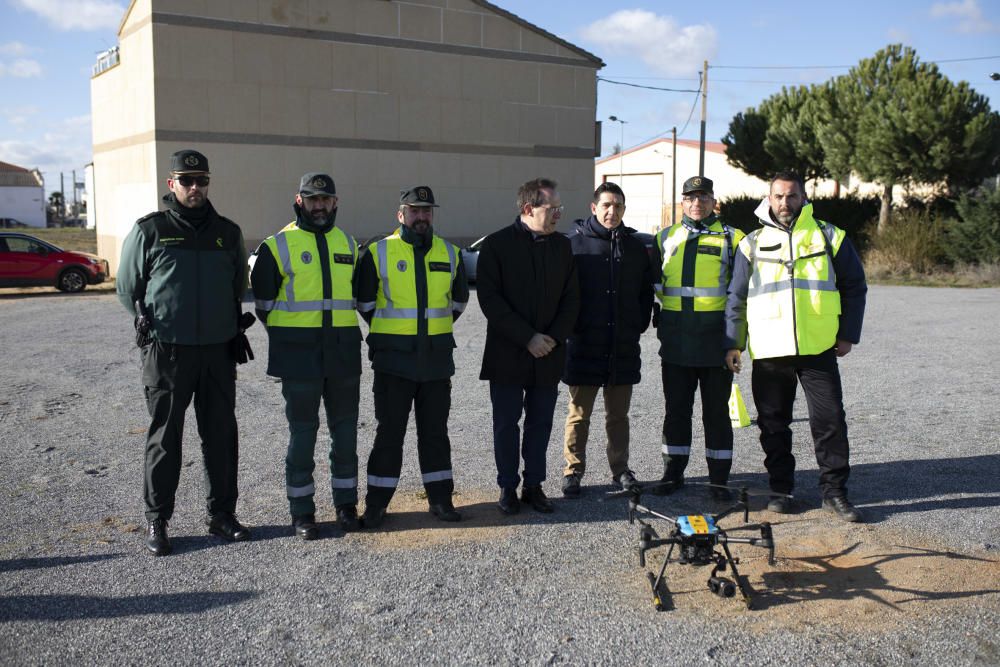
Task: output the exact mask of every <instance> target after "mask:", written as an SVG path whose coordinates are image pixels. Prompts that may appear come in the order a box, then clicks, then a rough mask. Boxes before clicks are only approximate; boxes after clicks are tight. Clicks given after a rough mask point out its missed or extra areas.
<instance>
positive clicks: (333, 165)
mask: <svg viewBox="0 0 1000 667" xmlns="http://www.w3.org/2000/svg"><path fill="white" fill-rule="evenodd" d="M130 30H131V31H132V32H130ZM126 44H128V45H129V48H126ZM147 45H148V46H147ZM140 48H141V49H143V50H142V51H141V54H142V56H141V58H139V59H138V60H139V62H136V63H131V62H130V57H132V56H134V55H135V54H136V53H139V52H140ZM146 49H148V51H147V50H146ZM147 53H148V54H149V57H148V58H147V57H146V54H147ZM121 61H122V62H121V64H120V65H119V66H118V67H116V68H113V69H112V70H109V71H108V72H106V73H104V74H102V75H100V76H98V77H96V78H95V79H94V98H95V101H94V115H95V117H96V116H97V115H98V113H99V111H100V109H101V108H103V106H104V105H106V104H108V103H110V102H111V101H112V100H113V99H114V93H113V92H112V91H111V90H109V89H112V88H115V89H117V88H118V87H119V86H123V87H125V88H126V89H128V88H129V87H130V85H131V84H132V82H133V81H136V82H138V81H140V80H143V79H144V80H145V81H148V82H149V83H148V86H149V88H152V90H149V89H147V90H146V94H147V95H148V97H147V98H145V99H148V100H152V101H153V108H152V113H153V117H154V122H151V123H149V125H148V126H147V125H146V124H144V123H145V116H144V117H143V118H144V121H143V123H138V124H139V125H142V127H137V126H136V125H133V126H132V127H130V128H129V131H130V132H131V133H132V134H131V135H130V134H129V133H128V132H125V131H122V132H117V133H116V132H112V131H111V130H110V129H108V131H105V132H103V133H101V135H100V136H101V140H99V139H98V132H97V129H96V127H97V121H96V120H95V170H96V174H97V179H96V180H97V182H96V184H95V186H96V188H97V191H98V196H97V211H98V218H99V221H98V229H99V234H100V236H102V237H105V236H107V237H112V236H113V237H117V238H120V237H121V236H123V235H124V233H127V230H128V228H129V227H130V225H131V224H132V222H133V221H134V220H135V218H136V217H138V215H136V214H137V213H138V214H141V213H140V211H141V212H148V211H151V210H153V209H155V208H156V207H157V205H158V204H159V201H158V193H162V192H163V191H164V190H165V186H164V182H165V180H166V178H167V176H168V173H167V172H168V168H169V164H168V162H169V155H170V154H171V153H172V152H174V151H175V150H179V149H181V148H196V149H198V150H201V151H202V152H203V153H205V155H206V156H207V157H208V160H209V164H210V166H211V169H212V185H211V190H210V192H209V197H210V199H211V200H212V202H213V204H214V205H215V206H216V208H217V209H218V210H219V211H220V213H222V214H223V215H225V216H227V217H230V218H232V219H233V220H235V221H236V222H238V223H239V224H240V226H241V227H242V228H243V231H244V236H245V237H246V239H247V241H248V244H249V245H251V246H253V245H255V244H256V243H257V242H259V241H260V240H261V239H263V238H265V237H266V236H268V235H270V234H272V233H274V232H275V231H276V230H278V229H280V228H281V227H282V226H283V225H284V224H286V223H287V222H288V221H289V220H291V219H292V216H293V212H292V209H291V204H292V199H293V197H294V194H295V191H296V190H297V187H298V181H299V178H300V176H301V175H302V174H303V173H305V172H307V171H326V172H328V173H329V174H330V175H331V176H332V177H333V178H334V181H335V182H336V184H337V190H338V195H339V196H340V212H339V214H338V224H340V225H342V226H343V228H344V229H345V230H347V231H348V232H350V233H352V234H354V235H355V236H356V237H358V238H359V239H364V238H367V237H369V236H371V235H374V234H376V233H381V232H385V231H389V230H390V229H392V228H393V227H394V226H395V210H396V207H397V205H398V201H399V191H400V189H403V188H407V187H411V186H413V185H417V184H423V185H429V186H430V187H431V188H432V189H433V190H434V192H435V195H436V198H437V200H438V202H439V203H440V204H441V209H439V210H438V212H437V216H438V217H437V224H436V226H437V228H438V231H439V232H440V233H441V234H442V235H444V236H446V237H448V238H452V239H454V240H456V241H459V242H465V241H471V240H474V239H476V238H478V237H480V236H482V235H483V234H485V233H487V232H489V231H492V230H494V229H497V228H498V227H500V226H502V225H504V224H506V223H507V222H508V221H509V220H511V219H512V218H513V216H514V215H515V212H516V211H515V207H514V199H515V196H516V190H517V187H518V186H519V185H520V184H521V183H522V182H524V181H525V180H528V179H529V178H533V177H535V176H548V177H552V178H555V179H556V180H558V181H559V182H560V186H561V190H562V194H563V199H564V201H566V202H567V204H568V205H571V210H570V212H569V213H576V214H579V215H582V214H583V213H584V212H585V211H586V204H587V201H589V193H590V190H591V183H592V180H593V151H594V140H595V131H594V130H595V128H594V115H595V109H596V77H595V73H596V69H597V67H598V66H599V65H600V63H599V61H596V59H593V58H587V57H586V56H585V55H581V54H580V53H579V52H578V51H575V50H573V49H570V48H567V47H566V46H564V45H562V44H560V43H559V42H558V41H556V40H553V39H548V38H546V37H545V36H544V35H539V34H538V33H537V32H535V31H533V30H530V29H529V28H527V27H525V26H523V25H521V24H519V23H518V22H516V21H514V20H512V19H510V18H507V17H504V16H502V15H499V14H498V13H496V12H494V11H493V10H491V9H490V8H488V7H484V6H482V5H481V4H478V3H476V2H472V1H471V0H412V1H407V2H397V1H388V0H312V1H308V2H307V1H294V0H260V1H259V2H253V1H250V0H244V1H236V0H233V1H231V2H227V1H225V0H223V1H218V0H211V1H209V0H171V1H167V0H145V2H143V3H137V4H136V6H134V7H133V8H132V10H131V11H130V12H129V18H128V20H127V21H126V25H125V27H124V28H123V31H122V51H121ZM105 77H111V79H110V80H109V82H108V83H106V84H105V83H102V82H101V80H102V79H104V78H105ZM116 77H117V78H116ZM99 83H100V85H98V84H99ZM144 85H145V84H144ZM99 100H100V101H101V102H100V104H101V107H100V108H99ZM140 111H141V112H142V113H143V114H145V113H146V112H147V109H146V108H145V107H142V108H141V109H140ZM112 135H114V138H111V137H112ZM116 141H117V143H116ZM99 156H100V157H99ZM125 162H128V163H130V166H129V168H128V169H124V170H123V168H122V167H116V166H115V165H117V164H121V163H125ZM104 178H112V179H115V178H117V179H120V180H119V181H118V182H117V183H116V184H115V185H113V186H111V187H104V186H103V184H102V180H103V179H104ZM140 185H142V187H140ZM122 187H126V188H129V192H131V194H132V195H133V197H134V198H133V200H132V201H131V202H130V203H129V204H127V205H126V204H121V203H119V204H117V205H115V204H111V203H107V202H109V200H113V199H116V198H117V197H116V194H115V192H116V190H118V189H120V188H122ZM137 199H138V203H137V202H136V200H137ZM102 204H106V205H104V206H102ZM572 206H576V207H577V208H579V209H580V210H579V211H573V209H572ZM108 207H110V209H109V208H108ZM109 217H110V218H111V220H110V221H109V222H106V219H107V218H109ZM108 243H109V245H108V246H107V247H108V250H107V251H105V250H104V248H103V247H102V252H104V253H105V255H106V256H108V257H109V259H111V258H112V257H114V258H117V252H116V251H117V247H114V249H113V250H114V252H112V246H111V245H110V243H111V242H110V239H109V241H108ZM113 263H115V264H116V261H115V260H113Z"/></svg>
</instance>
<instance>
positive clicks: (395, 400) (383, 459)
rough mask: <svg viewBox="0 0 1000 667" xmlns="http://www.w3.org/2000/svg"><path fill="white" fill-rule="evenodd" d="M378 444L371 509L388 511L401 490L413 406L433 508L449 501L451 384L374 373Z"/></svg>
mask: <svg viewBox="0 0 1000 667" xmlns="http://www.w3.org/2000/svg"><path fill="white" fill-rule="evenodd" d="M372 393H373V394H374V397H375V419H376V420H378V428H377V429H376V431H375V445H374V446H373V448H372V453H371V456H369V457H368V494H367V495H366V496H365V504H366V505H367V506H368V507H387V506H388V505H389V501H390V500H392V495H393V494H394V493H395V492H396V487H397V486H398V485H399V473H400V470H402V468H403V439H404V438H405V437H406V425H407V423H408V422H409V420H410V406H413V407H414V412H415V413H416V419H417V457H418V459H419V460H420V472H421V475H422V478H423V482H424V489H425V490H426V491H427V501H428V502H429V503H431V504H436V503H441V502H444V501H447V500H450V499H451V494H452V492H453V491H454V490H455V482H454V480H453V479H452V471H451V442H450V441H449V440H448V413H449V412H450V411H451V380H450V379H444V380H430V381H428V382H414V381H413V380H407V379H406V378H402V377H399V376H396V375H389V374H388V373H379V372H376V373H375V380H374V382H373V384H372Z"/></svg>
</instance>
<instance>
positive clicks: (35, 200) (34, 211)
mask: <svg viewBox="0 0 1000 667" xmlns="http://www.w3.org/2000/svg"><path fill="white" fill-rule="evenodd" d="M0 218H15V219H17V220H20V221H21V222H23V223H24V224H26V225H31V226H32V227H45V192H44V191H43V190H42V188H41V186H37V185H35V186H25V187H17V186H8V187H0Z"/></svg>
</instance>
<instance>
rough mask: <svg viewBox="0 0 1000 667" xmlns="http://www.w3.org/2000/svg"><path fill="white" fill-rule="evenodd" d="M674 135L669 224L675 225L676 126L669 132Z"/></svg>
mask: <svg viewBox="0 0 1000 667" xmlns="http://www.w3.org/2000/svg"><path fill="white" fill-rule="evenodd" d="M671 131H672V132H673V134H674V146H673V160H674V165H673V168H672V169H671V170H670V171H671V173H670V181H671V186H672V187H671V190H670V224H671V225H676V224H677V126H676V125H674V129H673V130H671Z"/></svg>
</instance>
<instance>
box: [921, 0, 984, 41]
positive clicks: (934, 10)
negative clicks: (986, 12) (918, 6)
mask: <svg viewBox="0 0 1000 667" xmlns="http://www.w3.org/2000/svg"><path fill="white" fill-rule="evenodd" d="M930 13H931V17H932V18H936V19H942V18H943V19H949V18H954V19H957V20H958V23H957V24H956V25H955V30H956V32H959V33H963V34H973V33H981V32H994V31H995V30H997V26H996V25H994V24H993V23H990V22H989V21H987V20H986V18H985V17H983V10H982V9H980V7H979V2H978V0H962V1H961V2H935V3H934V4H933V5H931V12H930Z"/></svg>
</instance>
